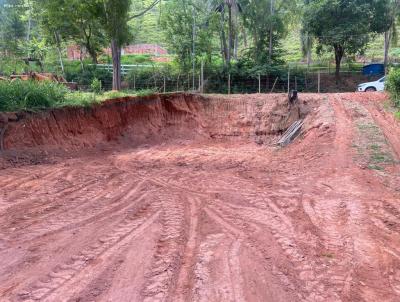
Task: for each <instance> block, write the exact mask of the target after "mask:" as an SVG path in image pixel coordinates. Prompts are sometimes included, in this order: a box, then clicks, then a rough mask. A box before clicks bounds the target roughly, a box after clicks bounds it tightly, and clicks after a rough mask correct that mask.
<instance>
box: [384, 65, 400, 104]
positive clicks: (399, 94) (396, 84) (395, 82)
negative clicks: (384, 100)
mask: <svg viewBox="0 0 400 302" xmlns="http://www.w3.org/2000/svg"><path fill="white" fill-rule="evenodd" d="M385 85H386V90H387V91H388V92H389V94H390V98H391V99H392V101H393V103H394V104H395V106H397V107H400V68H392V69H390V72H389V74H388V76H387V79H386V83H385Z"/></svg>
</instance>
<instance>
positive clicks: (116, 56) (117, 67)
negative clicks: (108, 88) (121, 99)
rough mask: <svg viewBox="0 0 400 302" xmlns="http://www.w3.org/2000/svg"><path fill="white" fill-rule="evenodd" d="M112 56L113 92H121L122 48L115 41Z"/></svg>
mask: <svg viewBox="0 0 400 302" xmlns="http://www.w3.org/2000/svg"><path fill="white" fill-rule="evenodd" d="M111 55H112V61H113V83H112V88H113V90H117V91H118V90H121V46H120V45H119V44H118V42H117V41H116V40H115V39H112V40H111Z"/></svg>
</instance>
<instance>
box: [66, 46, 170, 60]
mask: <svg viewBox="0 0 400 302" xmlns="http://www.w3.org/2000/svg"><path fill="white" fill-rule="evenodd" d="M104 53H106V54H111V49H110V48H106V49H104ZM122 54H125V55H152V56H165V55H168V51H167V50H166V49H165V48H163V47H161V46H160V45H157V44H132V45H128V46H125V47H124V48H123V49H122ZM67 56H68V59H69V60H79V58H80V57H81V50H80V47H79V46H78V45H71V46H68V48H67ZM82 56H83V57H87V53H86V52H85V51H82Z"/></svg>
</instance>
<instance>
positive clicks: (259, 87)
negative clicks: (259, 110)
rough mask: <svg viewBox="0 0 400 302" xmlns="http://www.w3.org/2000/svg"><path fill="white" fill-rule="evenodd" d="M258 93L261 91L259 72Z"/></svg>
mask: <svg viewBox="0 0 400 302" xmlns="http://www.w3.org/2000/svg"><path fill="white" fill-rule="evenodd" d="M258 93H261V76H260V74H258Z"/></svg>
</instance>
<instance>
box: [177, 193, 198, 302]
mask: <svg viewBox="0 0 400 302" xmlns="http://www.w3.org/2000/svg"><path fill="white" fill-rule="evenodd" d="M200 207H201V200H200V199H198V198H194V199H193V200H191V201H190V209H189V210H190V216H189V220H190V221H189V230H188V235H187V237H188V239H187V243H186V246H185V251H184V256H183V258H182V266H181V268H180V272H179V275H178V279H177V283H176V289H175V295H174V300H175V301H181V302H184V301H188V300H192V297H191V295H190V289H191V287H192V284H191V281H192V280H193V264H194V261H195V257H196V252H197V251H196V248H197V240H198V239H197V237H198V227H199V216H200ZM188 294H189V297H187V296H188Z"/></svg>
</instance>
